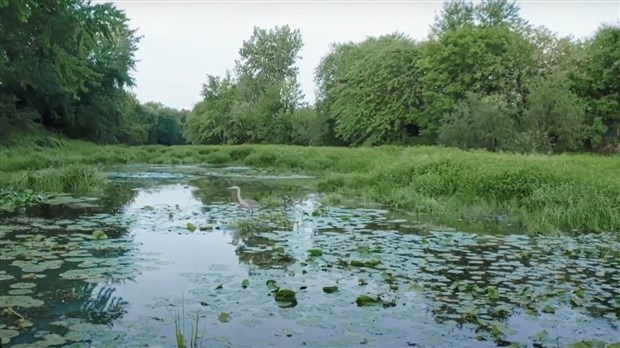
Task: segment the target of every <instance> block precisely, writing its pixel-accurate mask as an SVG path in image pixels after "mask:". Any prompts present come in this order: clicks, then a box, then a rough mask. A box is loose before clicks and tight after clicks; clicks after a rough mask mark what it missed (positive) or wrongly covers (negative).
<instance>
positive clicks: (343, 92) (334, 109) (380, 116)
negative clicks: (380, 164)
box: [329, 34, 427, 145]
mask: <svg viewBox="0 0 620 348" xmlns="http://www.w3.org/2000/svg"><path fill="white" fill-rule="evenodd" d="M360 47H363V48H362V49H363V54H360V55H358V56H356V58H355V59H352V60H351V61H350V62H349V64H344V65H342V66H341V67H340V71H338V72H337V77H338V80H339V83H337V84H336V85H335V86H334V87H333V88H331V89H330V90H329V93H331V98H332V100H333V101H332V104H331V106H330V112H331V114H332V117H333V118H334V119H335V121H336V123H335V125H336V126H335V131H336V134H337V136H338V137H339V138H340V139H342V140H344V141H346V142H349V143H351V144H353V145H358V144H362V143H365V144H369V145H374V144H384V143H396V142H404V141H407V139H408V138H409V136H418V135H419V134H418V133H417V130H418V129H422V128H423V127H425V126H427V122H426V121H427V120H425V119H424V118H423V115H422V114H421V112H420V108H421V100H420V98H419V94H420V78H421V72H420V69H419V68H418V66H417V59H418V57H419V47H418V45H417V44H415V43H414V42H413V41H412V40H410V39H408V38H406V37H403V36H401V35H399V34H395V35H389V36H384V37H381V38H379V39H378V40H376V41H373V42H372V43H369V44H368V45H367V46H366V45H361V46H360ZM406 127H409V128H411V129H412V133H411V134H408V133H407V131H406Z"/></svg>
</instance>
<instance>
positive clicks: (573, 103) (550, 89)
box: [522, 72, 585, 152]
mask: <svg viewBox="0 0 620 348" xmlns="http://www.w3.org/2000/svg"><path fill="white" fill-rule="evenodd" d="M570 87H571V86H570V81H569V79H568V78H567V77H566V73H562V72H558V73H555V74H553V75H551V76H549V77H547V78H544V79H539V81H537V82H536V83H535V84H534V85H533V87H532V90H531V92H530V95H529V97H528V103H527V104H528V105H527V108H526V110H525V112H524V115H523V122H522V127H523V129H524V131H526V132H530V134H532V133H531V132H533V131H536V132H537V133H538V134H540V135H542V136H543V138H542V139H540V142H539V144H540V145H539V148H537V149H536V150H539V151H553V152H564V151H575V150H579V149H581V148H582V147H583V140H584V139H583V138H584V130H585V129H584V128H585V127H584V126H585V124H584V121H585V113H584V106H583V104H582V103H581V102H580V101H579V99H578V97H577V96H576V95H575V94H574V93H573V92H571V90H570Z"/></svg>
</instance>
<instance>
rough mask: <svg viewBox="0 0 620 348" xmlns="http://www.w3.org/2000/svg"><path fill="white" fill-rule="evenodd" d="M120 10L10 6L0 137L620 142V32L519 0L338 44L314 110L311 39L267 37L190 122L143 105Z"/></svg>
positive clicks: (58, 3)
mask: <svg viewBox="0 0 620 348" xmlns="http://www.w3.org/2000/svg"><path fill="white" fill-rule="evenodd" d="M127 22H128V21H127V18H126V17H125V14H124V13H123V12H122V11H119V10H117V9H116V8H115V7H114V6H113V5H111V4H96V5H93V4H90V3H89V2H85V1H82V0H50V1H48V2H46V3H45V4H40V3H37V2H36V1H34V0H25V1H16V0H4V1H0V43H1V45H0V78H1V79H0V82H1V83H2V84H1V85H0V98H1V99H0V127H2V128H0V136H2V132H3V131H5V132H6V129H11V127H13V128H15V127H18V126H19V127H21V126H20V125H21V124H28V123H30V122H32V121H33V120H34V121H35V122H37V123H40V124H43V125H44V126H45V127H47V128H48V129H53V130H57V131H61V132H63V133H65V134H67V135H68V136H72V137H80V138H84V139H88V140H92V141H98V142H112V143H114V142H118V143H127V144H146V143H164V144H171V145H173V144H182V143H194V144H242V143H272V144H298V145H339V146H363V145H382V144H398V145H414V144H442V145H448V146H457V147H461V148H484V149H488V150H492V151H500V150H502V151H519V152H565V151H590V150H595V149H598V148H601V147H602V146H605V145H606V144H608V143H617V142H618V127H619V124H620V26H618V24H617V23H612V24H605V25H601V26H600V27H599V28H598V30H597V31H596V33H595V34H594V35H593V36H592V37H590V38H587V39H579V40H578V39H574V38H572V37H560V36H558V35H556V34H555V33H553V32H551V31H550V30H548V29H546V28H545V27H535V26H533V25H531V24H529V23H528V22H527V21H526V20H524V18H523V17H522V16H521V15H520V8H519V6H518V5H517V4H516V3H515V2H514V1H508V0H485V1H482V2H478V3H475V4H474V3H473V2H471V1H464V0H460V1H452V2H447V3H445V4H444V7H443V9H442V11H441V12H440V13H439V14H438V15H437V16H436V17H435V20H434V23H433V24H432V26H431V28H430V33H429V35H428V37H427V38H425V39H424V40H413V39H412V38H410V37H409V36H408V35H406V34H404V33H398V32H396V33H391V34H387V35H383V36H379V37H368V38H367V39H365V40H363V41H361V42H343V43H332V44H331V46H330V49H329V51H328V52H327V54H326V55H325V56H324V57H323V58H322V60H321V62H320V63H319V65H318V66H317V67H316V70H315V76H314V79H315V83H316V92H317V93H316V94H317V95H316V101H315V103H314V104H313V105H309V104H307V103H305V102H304V95H303V93H302V92H301V87H300V85H299V82H298V74H299V71H298V67H297V62H298V61H299V59H301V57H300V51H301V49H302V48H303V40H302V35H301V32H300V30H299V29H293V28H290V27H289V26H276V27H274V28H269V29H264V28H259V27H255V28H254V29H253V32H252V34H251V36H250V37H249V39H247V40H246V41H244V42H243V44H242V47H241V48H240V50H239V58H238V59H237V60H236V61H234V64H233V66H232V67H231V68H230V69H229V70H227V71H226V73H225V74H224V75H223V76H213V75H208V76H207V78H206V81H205V83H204V84H203V86H202V91H201V95H202V100H201V101H200V102H198V103H197V104H196V105H195V106H194V108H193V109H192V110H191V111H187V110H182V111H179V110H175V109H172V108H167V107H165V106H163V105H161V104H155V103H146V104H141V103H140V102H138V101H137V99H136V98H135V96H134V95H132V94H131V93H129V92H127V91H126V90H127V88H128V87H131V86H133V84H134V81H133V79H132V77H131V72H132V70H133V69H134V67H135V58H134V53H135V51H136V49H137V44H138V43H139V40H140V36H138V35H137V33H136V32H135V31H134V30H131V29H130V28H129V27H128V25H127Z"/></svg>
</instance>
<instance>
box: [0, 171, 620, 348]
mask: <svg viewBox="0 0 620 348" xmlns="http://www.w3.org/2000/svg"><path fill="white" fill-rule="evenodd" d="M109 177H110V179H111V183H112V184H111V185H110V187H108V188H107V189H106V193H105V196H104V197H103V198H101V199H96V198H87V197H72V196H70V195H57V196H54V197H49V198H47V199H46V203H45V204H43V205H41V206H38V207H33V208H32V209H29V210H27V211H26V212H25V214H19V215H8V214H4V215H2V216H1V217H0V223H1V225H0V289H1V290H2V291H1V293H0V311H2V313H1V314H2V315H1V316H0V337H1V338H2V340H3V343H4V345H3V347H54V346H58V347H61V346H62V347H175V346H176V344H177V342H176V339H175V333H176V332H177V327H176V326H175V321H174V320H173V319H174V318H179V316H180V317H182V318H184V320H182V321H181V325H180V327H179V328H178V330H181V331H183V332H184V333H185V335H186V336H187V339H188V341H189V340H190V336H191V332H192V329H193V328H194V327H196V326H197V328H198V331H199V333H202V334H203V335H202V337H201V339H199V340H198V341H199V344H198V345H197V346H201V347H203V346H204V347H268V346H279V347H302V346H310V347H351V346H364V345H366V346H380V347H407V346H413V347H456V346H458V347H495V346H510V345H513V346H524V347H525V346H527V347H531V346H535V347H565V346H568V345H570V344H572V343H575V342H579V341H582V340H584V341H591V342H594V341H596V340H599V341H602V342H606V343H607V344H610V343H613V342H616V341H620V329H619V325H620V321H619V318H620V290H619V286H618V285H619V284H620V262H619V260H620V258H619V256H620V255H619V252H618V250H620V237H619V235H618V234H617V233H616V234H613V233H608V234H592V235H583V236H580V237H567V236H562V237H554V236H526V235H494V234H469V233H465V232H455V231H432V230H431V231H428V230H426V229H423V228H419V226H418V225H417V224H416V223H415V222H413V221H408V220H407V219H404V218H402V216H398V215H396V214H394V213H391V212H389V211H386V210H380V209H369V208H360V207H336V206H324V205H321V204H320V203H319V200H320V195H319V194H317V193H316V192H315V191H316V189H315V179H314V178H312V177H306V176H282V175H278V174H277V173H270V172H264V171H257V170H254V169H252V168H245V167H219V168H217V167H207V166H176V167H171V166H124V167H119V168H114V170H113V171H112V172H110V173H109ZM231 185H238V186H240V187H241V188H242V195H244V196H246V197H248V198H253V199H256V200H258V201H260V202H261V203H263V204H264V207H263V209H261V210H260V211H257V212H253V213H250V212H249V211H247V210H244V208H242V207H241V206H239V205H238V204H236V202H235V200H234V196H233V194H231V192H230V191H227V190H226V188H227V187H229V186H231ZM196 318H197V319H198V320H196ZM196 323H197V324H196Z"/></svg>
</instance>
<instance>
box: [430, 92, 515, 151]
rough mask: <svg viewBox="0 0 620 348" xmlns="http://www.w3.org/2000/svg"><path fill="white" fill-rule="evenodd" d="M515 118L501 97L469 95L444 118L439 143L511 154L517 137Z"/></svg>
mask: <svg viewBox="0 0 620 348" xmlns="http://www.w3.org/2000/svg"><path fill="white" fill-rule="evenodd" d="M515 114H516V110H515V108H514V107H513V106H511V104H510V103H508V102H507V101H506V99H505V97H504V96H503V95H501V94H494V95H485V96H480V95H476V94H475V93H471V92H469V93H466V96H465V98H464V99H463V100H462V101H461V102H459V107H458V108H456V109H455V111H454V112H451V113H449V114H446V115H445V117H444V119H443V125H442V126H441V129H440V131H439V141H440V142H441V143H442V144H445V145H449V146H457V147H460V148H465V149H467V148H483V149H487V150H489V151H498V150H510V149H512V146H513V141H514V137H515V135H516V131H515V122H514V117H515Z"/></svg>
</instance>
